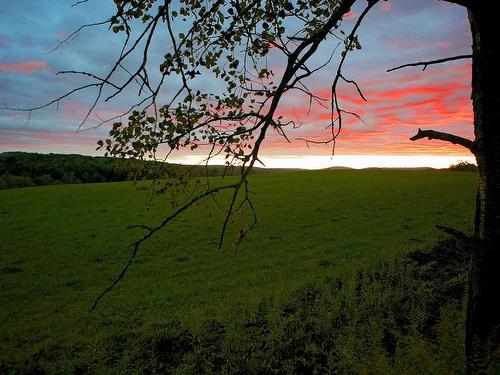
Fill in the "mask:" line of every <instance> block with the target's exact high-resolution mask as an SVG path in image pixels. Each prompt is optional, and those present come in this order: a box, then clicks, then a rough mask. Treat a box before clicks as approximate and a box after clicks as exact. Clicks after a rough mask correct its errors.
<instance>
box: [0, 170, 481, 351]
mask: <svg viewBox="0 0 500 375" xmlns="http://www.w3.org/2000/svg"><path fill="white" fill-rule="evenodd" d="M251 183H252V190H253V191H255V192H257V196H256V197H255V198H254V202H255V205H256V209H257V212H258V215H259V224H258V227H257V229H255V231H253V232H252V233H251V235H250V236H249V237H248V238H247V239H246V240H245V242H244V243H243V244H242V245H241V246H240V250H239V255H238V257H237V259H236V260H235V258H234V257H233V253H232V247H231V246H230V244H229V245H228V246H226V247H225V248H224V249H223V250H222V251H221V250H217V248H216V247H217V241H218V234H219V229H220V223H221V217H222V212H219V211H218V209H217V208H216V206H215V204H213V203H211V202H209V203H206V204H203V205H201V206H198V207H195V208H194V209H193V210H192V211H191V212H190V213H188V214H186V215H184V216H182V217H181V218H179V219H178V220H177V221H176V222H175V223H173V225H172V226H170V227H169V228H168V229H166V230H164V231H163V232H161V233H159V234H158V235H157V236H156V237H155V238H153V239H152V240H151V241H150V242H148V243H147V245H146V246H144V248H142V249H141V253H140V254H139V256H138V259H137V262H136V264H134V266H133V267H132V268H131V269H130V271H129V273H128V275H127V276H126V277H125V279H124V280H123V282H122V283H121V284H120V285H119V286H118V287H117V288H116V289H115V290H114V291H113V292H112V293H111V294H110V295H109V296H108V297H106V298H105V299H104V300H103V301H102V303H101V304H100V305H99V306H98V309H97V311H96V312H93V313H88V312H87V310H88V307H89V306H90V304H91V302H92V299H93V298H94V297H95V296H96V294H97V293H98V292H99V291H100V290H101V289H102V288H103V287H104V286H105V285H106V284H107V283H109V282H110V280H111V279H112V277H113V276H114V275H116V273H117V272H118V271H119V270H120V267H122V265H123V264H124V262H125V261H126V258H127V257H128V255H129V249H127V244H128V243H129V242H130V241H131V240H132V239H134V238H136V237H137V236H138V235H139V234H140V231H135V232H133V231H128V232H126V231H124V227H125V226H126V225H127V224H131V223H142V222H144V223H149V224H154V223H156V222H157V221H158V220H159V219H160V218H161V217H162V215H164V212H165V207H168V205H167V202H166V198H162V199H158V200H156V202H155V204H154V205H153V207H152V209H151V210H149V211H148V210H147V209H146V207H147V204H146V202H147V198H146V192H145V191H144V190H141V189H138V187H137V186H136V185H132V184H131V183H114V184H89V185H67V186H51V187H39V188H26V189H17V190H6V191H0V228H1V236H0V248H1V252H0V300H1V301H2V308H1V309H0V345H1V346H0V357H3V358H4V359H5V358H14V357H19V358H22V357H24V356H25V355H30V354H32V353H33V352H35V351H37V350H40V349H41V348H44V347H47V346H50V345H52V344H53V343H56V342H57V343H64V344H65V345H71V344H72V343H74V344H79V343H82V342H84V343H85V345H90V346H92V345H96V344H95V343H96V342H98V338H99V337H100V336H101V337H102V336H106V335H109V334H113V333H115V332H119V331H121V332H124V331H125V332H127V331H128V330H133V329H134V328H136V327H140V326H142V325H144V324H150V323H151V322H165V321H168V320H169V319H171V318H174V317H175V318H177V319H180V320H181V321H183V322H184V323H185V324H186V325H187V326H190V327H196V326H197V324H199V322H200V321H201V320H202V319H205V318H209V317H216V318H217V319H219V320H222V321H225V322H228V321H231V320H234V319H236V320H237V319H238V318H239V317H240V316H242V315H243V314H244V312H245V311H246V310H247V309H248V308H250V307H252V306H255V305H256V304H258V303H259V302H261V301H262V300H273V301H276V302H281V301H284V300H285V299H286V297H287V296H288V294H289V293H290V291H292V290H294V289H296V288H298V287H300V286H303V285H304V284H314V283H316V282H321V281H322V280H323V279H324V278H325V277H327V276H336V275H342V274H343V275H345V274H349V273H351V271H354V270H357V269H359V268H360V267H372V266H374V265H376V264H378V263H380V262H382V261H384V260H386V259H388V258H390V257H392V256H393V255H395V254H397V253H404V252H408V251H410V250H415V249H421V248H425V247H429V246H430V245H431V244H433V243H434V242H435V241H436V240H437V239H438V238H440V237H442V235H441V234H440V233H438V232H437V231H436V230H435V229H434V224H442V225H449V226H453V227H456V228H457V229H461V230H465V231H469V230H470V229H471V225H472V220H471V219H472V213H473V203H474V190H475V175H474V174H473V173H450V172H438V171H385V170H381V171H343V170H338V171H319V172H294V173H287V174H270V175H259V176H252V177H251ZM219 201H220V202H225V201H224V200H222V199H219ZM210 215H211V217H210ZM230 241H231V239H229V242H230Z"/></svg>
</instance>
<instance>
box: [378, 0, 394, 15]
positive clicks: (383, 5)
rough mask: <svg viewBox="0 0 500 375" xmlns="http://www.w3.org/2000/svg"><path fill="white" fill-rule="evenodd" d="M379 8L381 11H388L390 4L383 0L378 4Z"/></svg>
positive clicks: (390, 7)
mask: <svg viewBox="0 0 500 375" xmlns="http://www.w3.org/2000/svg"><path fill="white" fill-rule="evenodd" d="M380 9H381V10H382V11H383V12H388V11H389V10H391V9H392V4H391V3H389V2H387V1H384V2H383V3H382V4H381V5H380Z"/></svg>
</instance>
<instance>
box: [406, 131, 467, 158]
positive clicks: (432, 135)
mask: <svg viewBox="0 0 500 375" xmlns="http://www.w3.org/2000/svg"><path fill="white" fill-rule="evenodd" d="M422 138H428V139H429V140H431V139H439V140H440V141H446V142H450V143H454V144H457V145H460V146H463V147H465V148H467V149H468V150H470V151H471V152H472V153H475V148H476V144H475V143H474V141H471V140H470V139H467V138H463V137H460V136H458V135H454V134H449V133H443V132H438V131H436V130H422V129H420V128H419V129H418V132H417V134H415V135H414V136H413V137H411V138H410V140H411V141H417V140H419V139H422Z"/></svg>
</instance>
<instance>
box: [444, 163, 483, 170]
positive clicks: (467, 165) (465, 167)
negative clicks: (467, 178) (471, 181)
mask: <svg viewBox="0 0 500 375" xmlns="http://www.w3.org/2000/svg"><path fill="white" fill-rule="evenodd" d="M448 170H450V171H455V172H476V171H477V165H475V164H472V163H469V162H468V161H459V162H458V163H456V164H452V165H450V166H449V167H448Z"/></svg>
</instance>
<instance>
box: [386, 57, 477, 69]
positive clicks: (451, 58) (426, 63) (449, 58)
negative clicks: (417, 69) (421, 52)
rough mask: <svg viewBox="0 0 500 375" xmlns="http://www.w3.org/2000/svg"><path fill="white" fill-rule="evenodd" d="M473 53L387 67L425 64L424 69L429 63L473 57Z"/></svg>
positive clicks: (400, 67) (398, 67) (397, 67)
mask: <svg viewBox="0 0 500 375" xmlns="http://www.w3.org/2000/svg"><path fill="white" fill-rule="evenodd" d="M471 58H472V55H458V56H451V57H445V58H442V59H437V60H429V61H419V62H416V63H409V64H404V65H400V66H396V67H395V68H391V69H387V71H388V72H393V71H394V70H398V69H402V68H407V67H410V66H423V67H424V68H423V69H422V70H425V69H426V68H427V66H429V65H434V64H442V63H445V62H448V61H454V60H462V59H471Z"/></svg>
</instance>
